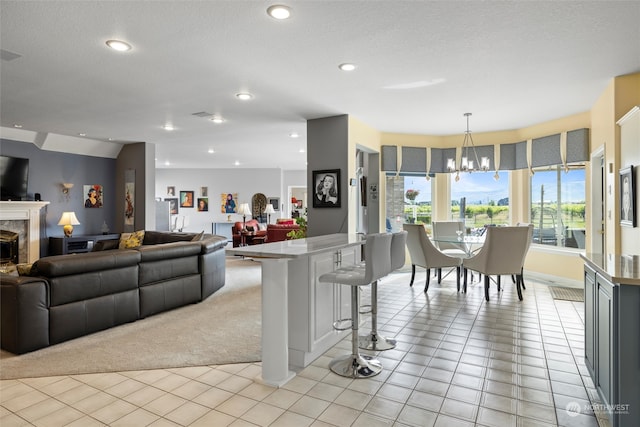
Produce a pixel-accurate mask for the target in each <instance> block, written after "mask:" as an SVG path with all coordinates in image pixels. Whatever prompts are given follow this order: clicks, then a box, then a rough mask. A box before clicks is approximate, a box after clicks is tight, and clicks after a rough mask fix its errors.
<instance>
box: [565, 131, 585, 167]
mask: <svg viewBox="0 0 640 427" xmlns="http://www.w3.org/2000/svg"><path fill="white" fill-rule="evenodd" d="M587 160H589V129H576V130H571V131H569V132H567V160H566V162H567V163H576V162H586V161H587Z"/></svg>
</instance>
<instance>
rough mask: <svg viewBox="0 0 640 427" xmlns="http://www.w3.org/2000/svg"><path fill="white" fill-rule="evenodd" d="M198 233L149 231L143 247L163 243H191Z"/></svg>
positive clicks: (145, 235) (145, 236) (146, 233)
mask: <svg viewBox="0 0 640 427" xmlns="http://www.w3.org/2000/svg"><path fill="white" fill-rule="evenodd" d="M195 236H196V233H170V232H167V231H149V230H147V231H146V232H145V234H144V241H143V242H142V244H143V245H157V244H161V243H173V242H191V241H192V240H193V238H194V237H195Z"/></svg>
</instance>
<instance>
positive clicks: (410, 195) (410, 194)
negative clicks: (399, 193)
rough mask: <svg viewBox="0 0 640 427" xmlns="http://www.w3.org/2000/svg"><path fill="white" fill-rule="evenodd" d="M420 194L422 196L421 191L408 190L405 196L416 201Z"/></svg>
mask: <svg viewBox="0 0 640 427" xmlns="http://www.w3.org/2000/svg"><path fill="white" fill-rule="evenodd" d="M418 194H420V190H412V189H408V190H407V192H406V193H405V196H406V198H407V199H409V200H411V201H414V200H415V199H416V197H418Z"/></svg>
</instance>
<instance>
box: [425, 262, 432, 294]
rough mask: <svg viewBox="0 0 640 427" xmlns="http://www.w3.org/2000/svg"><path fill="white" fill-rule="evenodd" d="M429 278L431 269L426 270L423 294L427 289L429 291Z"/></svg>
mask: <svg viewBox="0 0 640 427" xmlns="http://www.w3.org/2000/svg"><path fill="white" fill-rule="evenodd" d="M430 278H431V269H430V268H427V281H426V282H425V284H424V293H427V289H429V279H430Z"/></svg>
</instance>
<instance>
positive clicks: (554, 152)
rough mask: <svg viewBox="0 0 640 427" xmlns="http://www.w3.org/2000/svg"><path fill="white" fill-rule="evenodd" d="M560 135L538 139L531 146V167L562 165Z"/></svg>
mask: <svg viewBox="0 0 640 427" xmlns="http://www.w3.org/2000/svg"><path fill="white" fill-rule="evenodd" d="M561 164H562V158H561V157H560V134H557V135H551V136H545V137H543V138H536V139H534V140H533V141H532V145H531V167H534V168H536V167H538V166H552V165H561Z"/></svg>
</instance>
